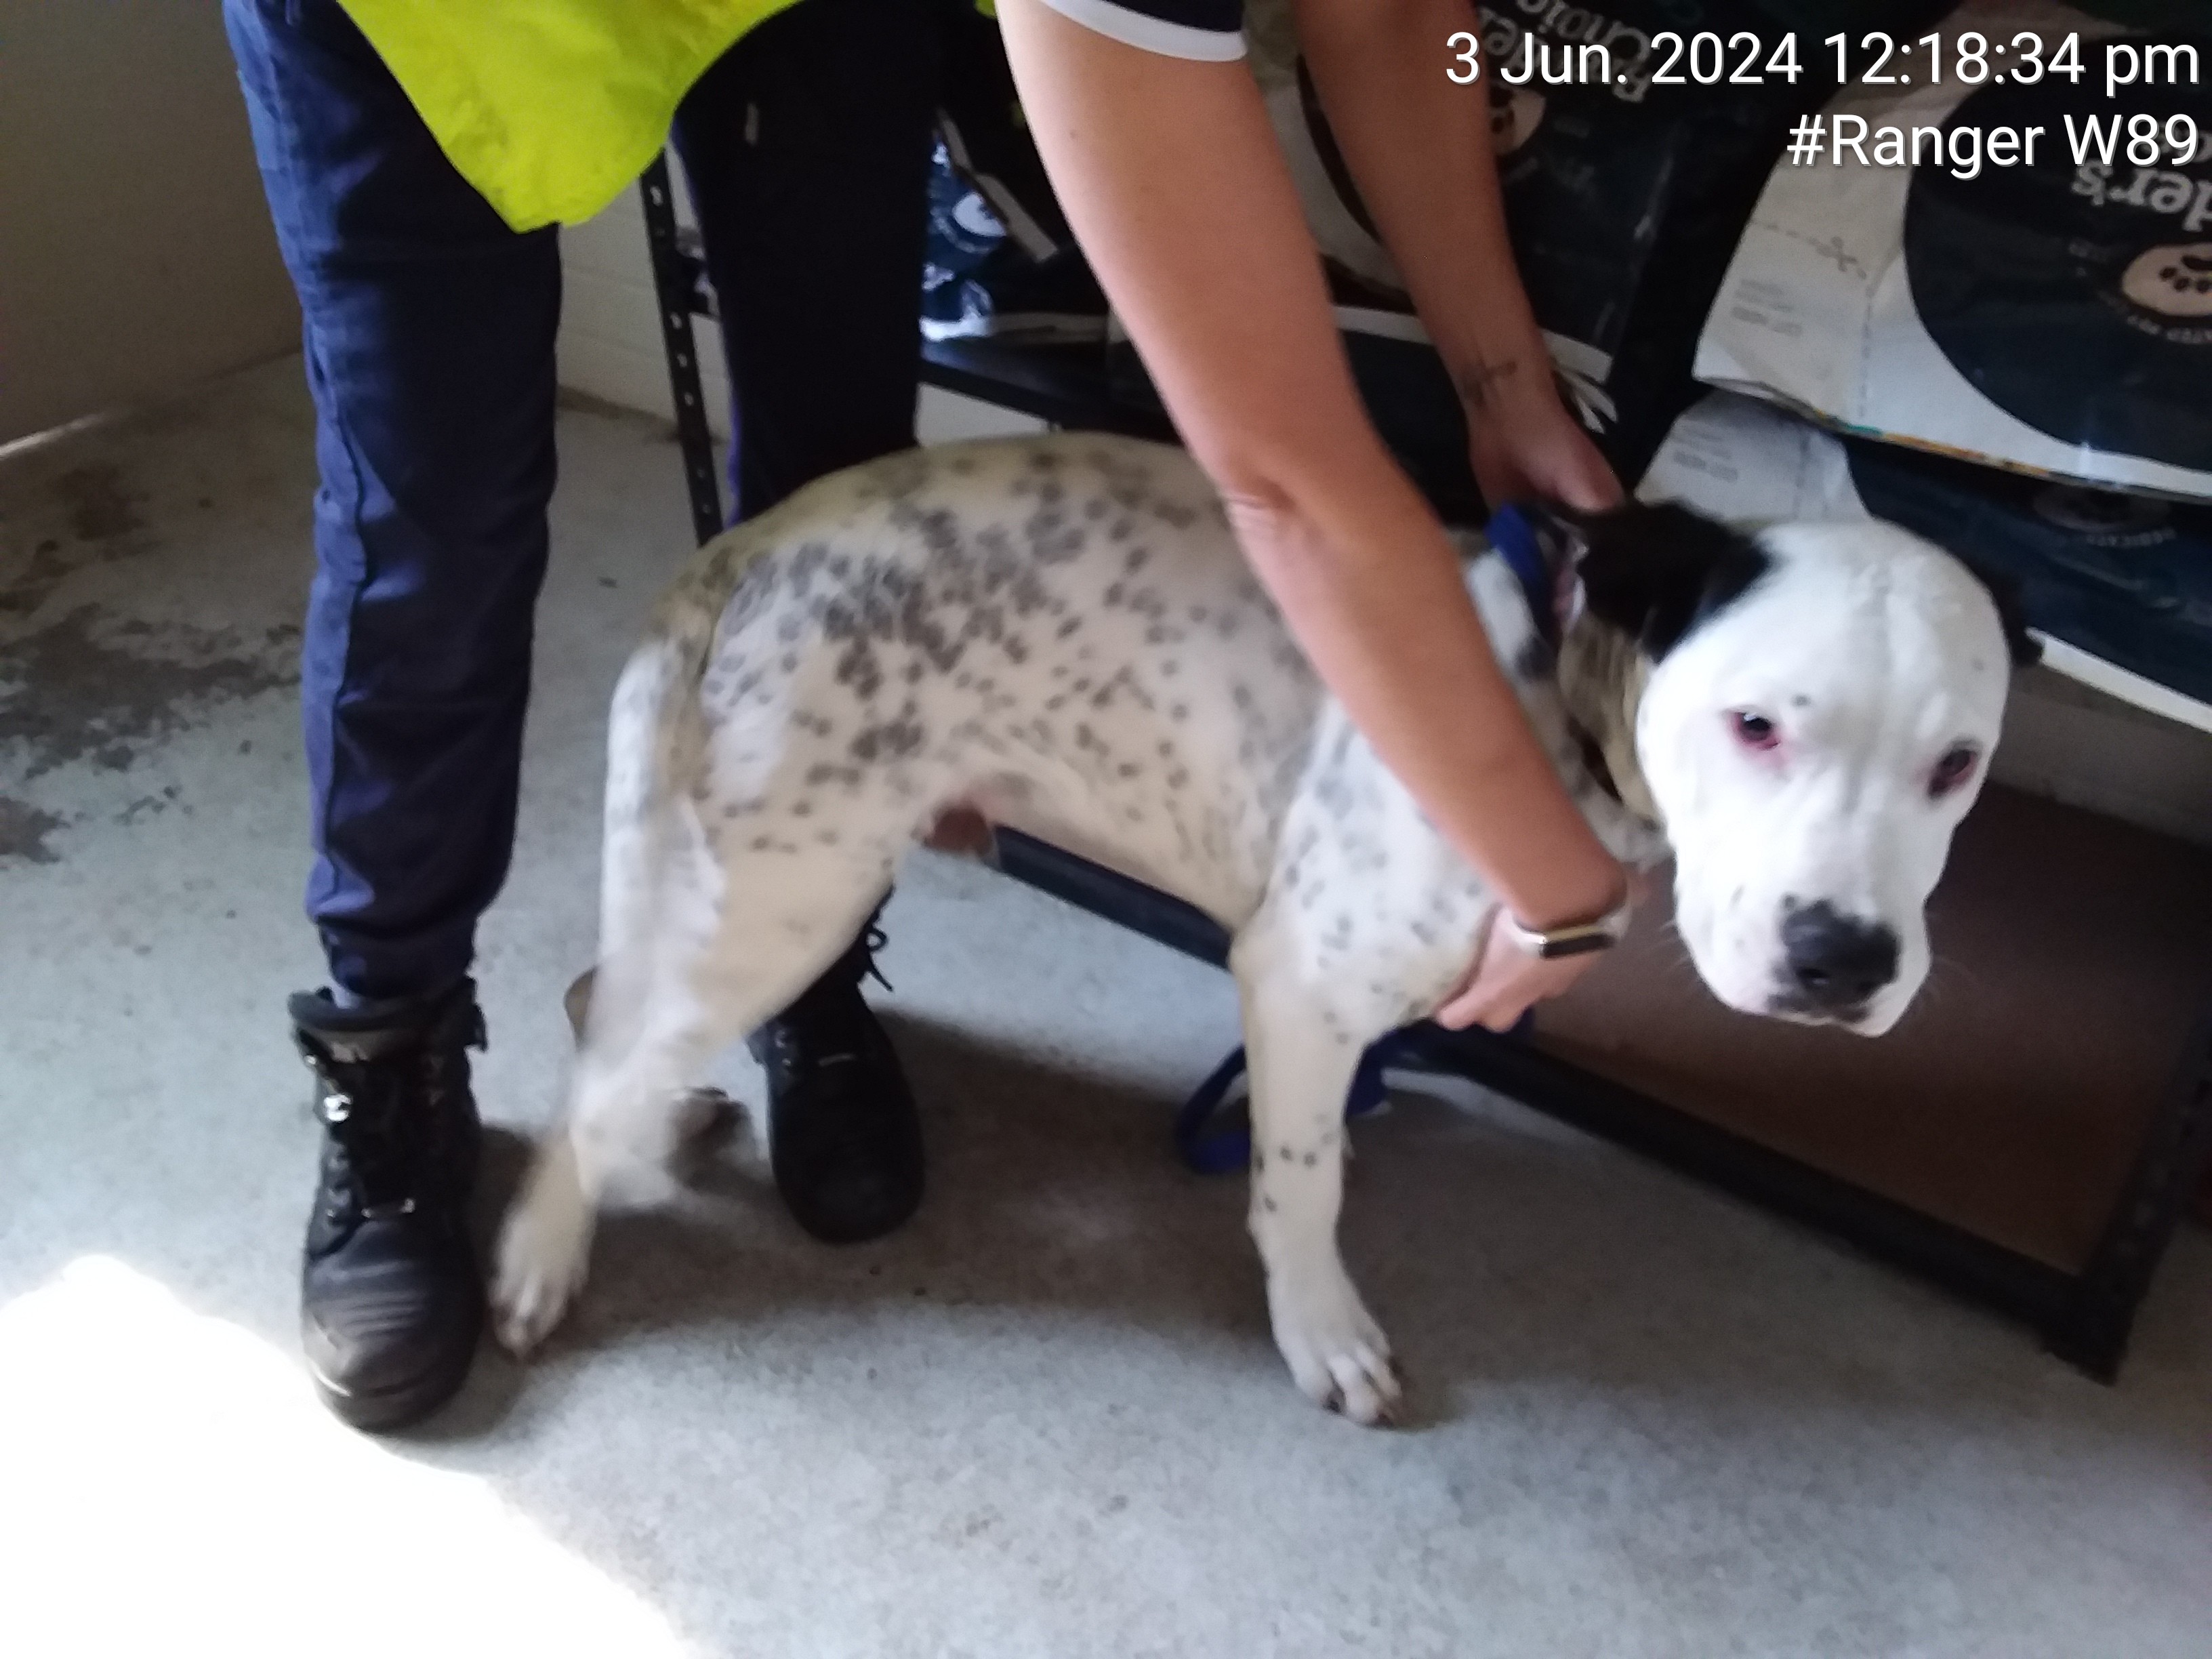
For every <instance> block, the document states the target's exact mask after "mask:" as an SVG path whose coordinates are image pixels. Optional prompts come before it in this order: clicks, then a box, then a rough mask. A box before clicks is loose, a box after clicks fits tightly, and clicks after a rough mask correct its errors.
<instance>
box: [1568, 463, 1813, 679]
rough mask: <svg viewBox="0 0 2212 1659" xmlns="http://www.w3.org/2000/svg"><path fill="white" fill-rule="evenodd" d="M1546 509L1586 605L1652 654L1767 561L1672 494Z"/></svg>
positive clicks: (1754, 578)
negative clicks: (1654, 502) (1600, 509)
mask: <svg viewBox="0 0 2212 1659" xmlns="http://www.w3.org/2000/svg"><path fill="white" fill-rule="evenodd" d="M1545 512H1546V514H1547V516H1549V517H1550V518H1551V520H1553V525H1554V526H1556V528H1557V530H1558V531H1559V532H1560V533H1561V534H1562V535H1563V536H1564V538H1565V540H1566V542H1567V543H1568V545H1569V548H1570V557H1571V560H1572V562H1573V565H1574V570H1575V574H1576V575H1577V578H1578V579H1579V580H1580V581H1581V584H1582V590H1583V606H1584V608H1585V609H1587V610H1588V611H1589V613H1590V614H1591V615H1593V616H1595V617H1598V618H1599V619H1600V620H1601V621H1604V622H1607V623H1611V624H1612V625H1613V627H1615V628H1618V629H1620V630H1621V631H1622V632H1623V633H1625V634H1626V635H1629V637H1630V638H1632V639H1633V640H1634V641H1636V642H1637V643H1638V645H1639V646H1641V647H1643V649H1644V653H1645V654H1646V655H1647V656H1649V657H1650V658H1651V659H1653V660H1654V661H1655V662H1656V660H1658V659H1660V658H1662V657H1663V656H1665V655H1666V654H1667V653H1668V652H1669V651H1672V650H1673V649H1674V647H1676V646H1678V645H1680V643H1681V642H1682V641H1684V640H1685V639H1686V638H1688V637H1689V635H1691V634H1692V632H1693V631H1694V630H1695V629H1697V628H1698V626H1699V624H1700V623H1704V622H1705V621H1706V620H1708V619H1709V618H1710V617H1713V616H1715V615H1717V613H1719V612H1720V611H1724V610H1726V609H1727V608H1728V607H1729V605H1733V604H1734V603H1735V601H1736V600H1738V599H1741V598H1742V597H1743V596H1744V594H1745V593H1746V592H1749V591H1750V589H1751V588H1752V586H1753V585H1754V584H1756V583H1757V582H1758V581H1759V580H1760V579H1761V578H1762V577H1764V576H1765V574H1767V572H1768V571H1769V570H1771V568H1773V561H1772V560H1771V559H1770V558H1769V557H1768V556H1766V554H1765V552H1764V551H1763V550H1761V549H1760V547H1759V544H1758V543H1756V542H1754V541H1753V540H1752V539H1751V538H1750V537H1748V536H1747V535H1745V534H1743V532H1741V531H1737V530H1731V529H1730V528H1729V526H1726V525H1724V524H1722V523H1721V522H1719V521H1718V520H1714V519H1709V518H1707V517H1705V514H1703V513H1694V512H1692V511H1691V510H1690V509H1689V508H1688V507H1679V506H1676V505H1674V503H1672V502H1668V503H1663V504H1661V505H1658V506H1647V505H1644V504H1643V503H1641V502H1637V503H1632V504H1631V505H1628V506H1626V507H1614V508H1613V509H1612V510H1611V511H1610V512H1605V513H1575V512H1571V511H1569V510H1567V509H1565V508H1563V507H1551V508H1547V509H1546V510H1545Z"/></svg>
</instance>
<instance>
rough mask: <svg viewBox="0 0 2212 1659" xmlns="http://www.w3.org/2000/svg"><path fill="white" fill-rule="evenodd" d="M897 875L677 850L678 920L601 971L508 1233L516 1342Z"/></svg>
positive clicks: (530, 1337)
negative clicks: (735, 1048) (711, 1080)
mask: <svg viewBox="0 0 2212 1659" xmlns="http://www.w3.org/2000/svg"><path fill="white" fill-rule="evenodd" d="M717 879H719V880H720V882H721V883H722V889H721V891H720V893H719V894H717V893H714V892H713V891H711V890H710V889H711V884H713V883H714V882H715V881H716V880H717ZM664 880H665V881H666V882H667V883H668V884H670V888H671V890H669V891H666V892H665V893H664V895H663V899H664V903H665V908H664V910H663V913H662V914H663V915H665V916H666V917H669V918H670V919H671V920H670V921H668V922H667V923H666V924H665V926H664V927H663V928H662V930H660V931H659V933H657V934H656V935H655V936H654V937H653V938H652V939H651V940H650V941H649V942H648V943H647V944H646V945H644V946H643V947H642V948H641V949H639V948H634V949H633V950H631V951H629V952H627V953H626V959H624V960H620V961H611V962H609V963H606V964H605V971H604V972H603V973H602V974H601V975H599V985H598V986H596V987H594V995H593V997H592V1004H593V1006H592V1009H591V1011H590V1013H589V1016H588V1018H587V1019H586V1026H585V1040H584V1042H583V1046H582V1048H581V1049H580V1052H579V1054H578V1055H577V1059H576V1068H575V1076H574V1081H573V1083H572V1085H571V1086H570V1090H569V1105H568V1111H567V1113H566V1115H565V1116H564V1118H563V1121H562V1122H561V1123H559V1124H558V1125H556V1127H554V1128H553V1130H552V1131H551V1132H550V1133H549V1134H548V1135H547V1136H546V1138H545V1139H544V1141H543V1142H542V1143H541V1144H540V1146H539V1149H538V1156H537V1158H536V1159H535V1161H534V1162H533V1164H532V1168H531V1172H530V1175H529V1177H528V1179H527V1181H526V1183H525V1186H524V1189H523V1194H522V1196H521V1198H520V1200H519V1201H518V1203H517V1204H516V1206H515V1207H514V1209H513V1212H512V1213H511V1214H510V1215H509V1216H508V1218H507V1224H506V1225H505V1227H504V1229H503V1230H502V1231H501V1238H500V1246H499V1257H498V1266H497V1269H496V1273H495V1279H494V1286H493V1292H492V1304H493V1310H494V1328H495V1331H496V1333H497V1334H498V1337H499V1340H500V1341H501V1343H502V1344H504V1345H505V1346H507V1348H509V1349H510V1350H512V1351H513V1352H517V1353H521V1352H527V1351H528V1350H529V1349H531V1348H532V1347H534V1346H537V1344H538V1343H539V1342H541V1341H543V1340H544V1338H545V1336H546V1335H547V1334H549V1333H550V1331H551V1330H552V1329H553V1328H554V1326H555V1325H556V1324H558V1323H559V1322H560V1319H561V1316H562V1313H563V1312H564V1311H565V1310H566V1309H567V1308H568V1304H569V1303H570V1302H571V1301H573V1300H574V1297H575V1295H576V1292H577V1291H579V1290H580V1289H581V1288H582V1285H583V1281H584V1276H585V1273H586V1267H587V1265H588V1261H589V1256H590V1251H591V1241H592V1228H593V1223H594V1220H595V1218H596V1216H597V1213H598V1210H599V1205H600V1202H601V1200H602V1199H603V1198H604V1197H605V1194H607V1192H608V1190H609V1188H611V1186H613V1185H615V1184H617V1183H618V1182H622V1181H623V1178H624V1177H625V1176H629V1175H632V1174H634V1173H635V1172H638V1171H640V1170H645V1169H648V1168H650V1167H653V1166H656V1165H658V1164H661V1163H663V1162H665V1159H666V1158H668V1157H669V1156H670V1154H671V1153H672V1152H674V1151H675V1150H676V1148H677V1146H678V1144H679V1143H680V1141H681V1139H682V1138H683V1135H684V1126H685V1124H686V1123H687V1121H689V1120H688V1118H687V1115H686V1113H685V1110H684V1108H685V1104H686V1102H687V1100H688V1099H689V1097H690V1096H689V1091H690V1085H692V1084H693V1083H695V1082H696V1079H697V1078H698V1076H699V1073H701V1071H702V1070H703V1069H704V1067H705V1066H707V1064H708V1062H709V1061H710V1060H713V1058H714V1055H715V1054H718V1053H720V1051H721V1050H722V1049H723V1048H726V1047H727V1046H728V1045H729V1044H730V1043H731V1042H734V1041H735V1040H736V1039H737V1038H738V1037H740V1036H744V1034H745V1033H746V1032H748V1031H750V1030H753V1029H754V1028H755V1027H757V1026H758V1025H760V1024H762V1023H763V1022H764V1021H766V1020H768V1019H769V1018H772V1017H773V1016H774V1015H775V1014H776V1013H778V1012H781V1010H782V1009H784V1008H785V1007H787V1006H789V1005H790V1004H791V1002H792V1001H793V1000H794V999H795V998H796V997H797V996H798V995H799V993H800V992H801V991H803V990H804V989H805V987H807V986H808V985H809V984H811V982H812V981H813V980H814V978H815V977H816V976H817V975H818V974H820V973H821V972H822V971H823V969H825V968H827V967H828V966H829V963H831V962H832V961H834V960H835V959H836V956H837V953H838V952H839V951H842V950H843V949H844V948H845V947H846V945H848V944H849V943H850V942H851V939H852V936H853V934H854V932H855V931H856V930H857V929H858V928H859V927H860V925H861V924H862V923H863V922H864V921H866V919H867V917H868V916H869V915H870V914H871V913H872V911H873V910H874V908H875V907H876V906H877V905H878V903H880V902H882V899H883V896H884V893H885V891H887V890H888V889H889V886H890V865H889V862H888V860H882V861H876V860H870V861H867V862H865V863H864V862H860V861H858V860H824V859H822V858H819V857H815V856H807V857H795V856H792V855H789V854H780V853H774V852H770V853H765V854H746V855H744V856H740V857H738V858H736V859H734V860H732V862H731V863H730V864H729V865H728V866H726V869H725V870H724V871H723V872H720V876H719V878H718V877H717V874H716V872H714V868H713V866H711V864H710V863H709V861H708V860H705V859H693V860H682V861H680V862H679V861H671V869H670V870H669V872H667V873H666V874H665V877H664ZM681 918H690V919H692V920H691V923H690V927H685V926H684V922H683V921H682V920H678V919H681ZM640 957H644V958H646V959H644V960H640V959H639V958H640ZM602 993H605V994H606V996H605V1001H604V1002H603V1001H602V1000H601V996H600V994H602ZM609 1004H611V1005H613V1006H608V1005H609Z"/></svg>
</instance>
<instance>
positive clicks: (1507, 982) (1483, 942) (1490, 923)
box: [1433, 870, 1650, 1031]
mask: <svg viewBox="0 0 2212 1659" xmlns="http://www.w3.org/2000/svg"><path fill="white" fill-rule="evenodd" d="M1624 873H1625V874H1626V878H1627V882H1628V901H1629V902H1630V903H1632V904H1640V903H1642V902H1644V896H1645V895H1646V894H1647V893H1648V891H1649V890H1650V887H1649V884H1648V883H1647V882H1645V880H1644V878H1643V877H1642V876H1641V875H1640V874H1639V873H1638V872H1635V871H1632V870H1631V871H1627V872H1624ZM1497 921H1498V912H1497V911H1495V910H1492V912H1491V913H1490V915H1489V917H1488V918H1487V919H1486V921H1484V923H1483V927H1482V933H1481V935H1480V938H1479V939H1478V940H1477V942H1476V949H1475V957H1474V967H1473V969H1470V970H1469V972H1468V976H1467V978H1466V979H1465V980H1463V981H1461V983H1460V986H1459V988H1458V989H1456V990H1455V991H1454V992H1452V994H1450V995H1449V997H1447V998H1446V999H1445V1000H1444V1004H1443V1006H1442V1007H1441V1008H1439V1009H1437V1012H1436V1013H1435V1015H1434V1016H1433V1018H1435V1020H1436V1022H1437V1024H1439V1025H1442V1026H1443V1027H1444V1028H1445V1029H1447V1030H1454V1031H1461V1030H1466V1029H1467V1028H1468V1026H1470V1025H1480V1026H1481V1027H1483V1028H1484V1029H1485V1030H1492V1031H1510V1030H1512V1029H1513V1028H1514V1026H1516V1024H1519V1023H1520V1021H1521V1017H1522V1015H1523V1014H1525V1013H1527V1012H1528V1011H1529V1010H1530V1009H1531V1008H1533V1007H1534V1006H1536V1005H1537V1004H1538V1003H1540V1002H1546V1001H1549V1000H1551V999H1552V998H1553V997H1556V996H1559V995H1562V994H1565V992H1567V991H1568V990H1569V989H1571V987H1573V986H1574V984H1575V982H1576V981H1577V980H1579V979H1581V978H1582V976H1583V975H1584V974H1586V973H1588V972H1589V970H1590V969H1592V968H1594V967H1595V966H1596V965H1597V964H1598V963H1600V962H1601V961H1603V960H1604V959H1605V958H1606V957H1607V956H1609V955H1611V954H1612V952H1610V951H1592V952H1590V953H1589V954H1588V955H1584V956H1578V957H1539V956H1534V955H1532V954H1530V953H1529V952H1528V951H1524V950H1522V948H1521V946H1520V945H1516V943H1515V942H1514V940H1513V937H1512V935H1511V934H1510V933H1507V932H1506V931H1505V929H1504V928H1503V927H1498V925H1497Z"/></svg>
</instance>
